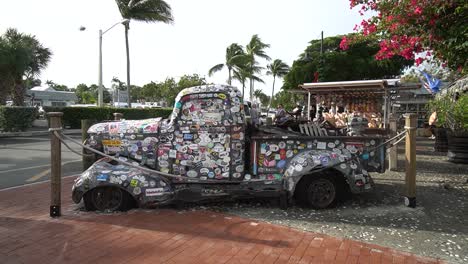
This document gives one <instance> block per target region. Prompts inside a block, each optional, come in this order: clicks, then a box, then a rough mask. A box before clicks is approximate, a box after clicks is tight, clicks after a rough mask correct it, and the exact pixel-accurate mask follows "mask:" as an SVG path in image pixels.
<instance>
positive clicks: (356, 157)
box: [49, 127, 412, 183]
mask: <svg viewBox="0 0 468 264" xmlns="http://www.w3.org/2000/svg"><path fill="white" fill-rule="evenodd" d="M409 129H412V128H406V127H405V130H404V131H402V132H400V133H399V134H397V135H395V136H394V137H392V138H390V139H388V140H387V141H385V142H383V143H382V144H380V145H377V146H375V147H373V148H370V149H368V150H367V152H366V153H361V154H360V155H356V156H354V157H351V158H349V159H346V160H344V161H342V162H339V163H335V164H332V165H330V166H327V167H324V168H320V169H318V170H313V172H320V171H324V170H327V169H330V168H333V167H336V166H339V165H341V164H344V163H348V162H350V161H353V160H356V159H358V158H362V157H363V156H365V155H366V154H370V152H372V151H375V150H377V149H379V148H381V147H384V146H386V145H387V144H389V143H390V142H392V141H393V140H395V139H396V138H398V137H401V136H402V135H405V134H406V132H407V130H409ZM61 130H62V128H54V129H51V128H49V131H51V132H53V133H54V135H55V136H56V137H57V138H58V139H59V140H60V141H61V142H62V143H63V144H64V145H65V147H67V148H68V149H69V150H70V151H72V152H73V153H75V154H77V155H80V156H84V154H83V153H80V152H78V151H76V150H74V149H72V148H71V147H70V146H69V145H68V144H67V143H66V142H65V139H67V140H70V141H71V142H72V143H75V144H76V145H79V146H81V147H82V148H84V149H87V150H89V151H91V152H93V153H95V154H98V155H100V156H103V157H106V158H109V159H111V160H113V161H116V162H118V163H122V164H125V165H127V166H130V167H133V168H136V169H139V170H141V171H144V172H147V173H150V174H156V175H159V176H162V177H167V178H172V179H177V180H178V181H179V182H180V181H182V182H194V181H195V182H197V180H187V179H185V177H183V176H181V175H175V174H170V173H165V172H161V171H157V170H153V169H148V168H146V167H142V166H139V165H135V164H134V163H130V162H127V161H124V160H121V159H118V158H115V157H114V156H110V155H108V154H106V153H103V152H101V151H99V150H96V149H93V148H91V147H88V146H86V145H84V144H82V143H80V142H78V141H76V140H74V139H73V138H71V137H69V136H67V135H65V134H63V133H59V131H61ZM62 136H63V137H62ZM404 138H405V137H401V138H399V139H398V140H396V141H395V142H393V143H390V144H389V145H390V147H388V148H392V147H394V146H395V145H397V144H398V143H399V142H400V141H402V140H403V139H404ZM199 181H200V182H213V183H233V182H232V181H220V180H209V179H207V180H199ZM253 181H255V180H253ZM239 183H240V181H239Z"/></svg>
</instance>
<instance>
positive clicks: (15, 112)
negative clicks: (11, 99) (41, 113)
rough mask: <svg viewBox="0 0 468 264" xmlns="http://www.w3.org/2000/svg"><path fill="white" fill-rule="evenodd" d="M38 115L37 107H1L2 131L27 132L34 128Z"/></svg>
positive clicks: (0, 126)
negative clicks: (33, 124)
mask: <svg viewBox="0 0 468 264" xmlns="http://www.w3.org/2000/svg"><path fill="white" fill-rule="evenodd" d="M37 115H38V112H37V109H36V108H35V107H25V106H0V130H3V131H4V132H16V131H25V130H26V129H28V128H30V127H32V123H33V121H34V120H35V119H36V117H37Z"/></svg>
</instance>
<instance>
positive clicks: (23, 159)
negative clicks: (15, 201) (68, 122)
mask: <svg viewBox="0 0 468 264" xmlns="http://www.w3.org/2000/svg"><path fill="white" fill-rule="evenodd" d="M72 137H73V138H75V139H81V136H79V135H73V136H72ZM70 146H72V147H73V148H74V149H75V150H77V151H81V150H80V148H79V147H78V146H76V145H75V144H70ZM80 172H81V157H80V156H78V155H77V154H75V153H73V152H71V151H70V150H68V149H67V148H66V147H65V146H63V145H62V175H63V176H68V175H73V174H77V173H80ZM49 177H50V141H49V137H48V136H37V137H12V138H0V189H4V188H8V187H13V186H18V185H23V184H28V183H34V182H40V181H46V180H48V179H49Z"/></svg>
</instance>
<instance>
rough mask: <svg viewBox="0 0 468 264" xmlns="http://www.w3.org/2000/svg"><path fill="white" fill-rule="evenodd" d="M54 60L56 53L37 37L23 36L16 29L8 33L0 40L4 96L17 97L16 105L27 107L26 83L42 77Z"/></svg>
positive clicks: (0, 66)
mask: <svg viewBox="0 0 468 264" xmlns="http://www.w3.org/2000/svg"><path fill="white" fill-rule="evenodd" d="M51 56H52V52H51V51H50V50H49V49H48V48H45V47H44V46H43V45H42V44H41V43H40V42H39V41H38V40H37V39H36V37H35V36H32V35H28V34H23V33H19V32H18V31H17V30H16V29H13V28H10V29H7V31H6V32H5V34H4V35H2V36H0V79H1V80H2V81H1V83H0V89H2V90H0V94H11V93H13V94H12V97H13V104H14V105H18V106H21V105H24V96H25V92H26V91H25V85H24V79H27V78H32V77H34V76H38V75H39V73H40V72H41V70H43V69H44V68H45V67H46V66H47V64H48V63H49V60H50V57H51ZM0 97H2V96H0ZM2 100H4V99H2V98H0V101H2Z"/></svg>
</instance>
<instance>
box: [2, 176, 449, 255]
mask: <svg viewBox="0 0 468 264" xmlns="http://www.w3.org/2000/svg"><path fill="white" fill-rule="evenodd" d="M73 178H74V177H68V178H64V179H63V183H62V186H63V188H62V200H63V204H62V215H63V216H62V217H60V218H57V219H53V218H50V217H49V199H50V185H49V184H50V183H49V182H46V183H40V184H35V185H29V186H24V187H19V188H14V189H8V190H3V191H0V208H2V210H1V211H0V262H1V263H35V264H36V263H37V264H38V263H264V264H267V263H441V262H440V261H437V260H435V259H429V258H423V257H418V256H415V255H413V254H409V253H406V252H399V251H396V250H393V249H390V248H385V247H381V246H377V245H372V244H367V243H362V242H357V241H352V240H348V239H339V238H334V237H330V236H327V235H322V234H318V233H313V232H303V231H299V230H296V229H292V228H288V227H285V226H279V225H272V224H267V223H264V222H259V221H254V220H249V219H245V218H241V217H236V216H231V215H225V214H221V213H215V212H210V211H187V210H181V211H177V210H171V209H154V210H132V211H130V212H128V213H118V214H97V213H93V212H83V211H80V210H79V209H78V208H79V207H78V206H77V205H75V204H73V203H72V202H71V199H70V192H71V184H72V182H73Z"/></svg>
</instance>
